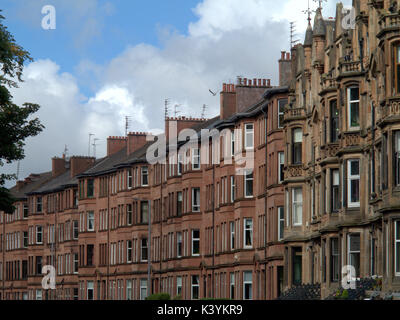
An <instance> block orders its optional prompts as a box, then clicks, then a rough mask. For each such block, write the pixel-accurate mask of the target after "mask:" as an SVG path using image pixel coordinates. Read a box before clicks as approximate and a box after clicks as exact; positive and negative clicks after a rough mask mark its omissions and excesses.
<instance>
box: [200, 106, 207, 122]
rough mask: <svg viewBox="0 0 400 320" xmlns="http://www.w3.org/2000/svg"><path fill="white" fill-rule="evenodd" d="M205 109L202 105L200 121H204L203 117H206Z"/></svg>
mask: <svg viewBox="0 0 400 320" xmlns="http://www.w3.org/2000/svg"><path fill="white" fill-rule="evenodd" d="M206 109H207V105H206V104H203V110H202V111H201V119H205V117H206Z"/></svg>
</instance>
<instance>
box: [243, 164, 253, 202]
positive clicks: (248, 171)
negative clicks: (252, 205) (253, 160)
mask: <svg viewBox="0 0 400 320" xmlns="http://www.w3.org/2000/svg"><path fill="white" fill-rule="evenodd" d="M250 174H251V175H252V177H251V178H248V176H249V175H250ZM247 181H252V184H253V188H252V189H253V190H252V191H253V192H252V194H251V195H247ZM244 197H245V198H247V199H251V198H253V197H254V171H253V170H246V174H245V175H244Z"/></svg>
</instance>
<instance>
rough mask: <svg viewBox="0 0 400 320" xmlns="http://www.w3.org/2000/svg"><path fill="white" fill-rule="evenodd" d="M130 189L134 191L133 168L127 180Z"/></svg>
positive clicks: (130, 169) (129, 170)
mask: <svg viewBox="0 0 400 320" xmlns="http://www.w3.org/2000/svg"><path fill="white" fill-rule="evenodd" d="M127 185H128V189H129V190H130V189H132V187H133V175H132V168H129V169H128V179H127Z"/></svg>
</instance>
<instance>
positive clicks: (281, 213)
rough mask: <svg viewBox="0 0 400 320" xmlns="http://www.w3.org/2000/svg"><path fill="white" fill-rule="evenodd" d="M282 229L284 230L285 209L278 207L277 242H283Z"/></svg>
mask: <svg viewBox="0 0 400 320" xmlns="http://www.w3.org/2000/svg"><path fill="white" fill-rule="evenodd" d="M281 222H283V225H282V227H281ZM284 229H285V208H284V207H278V241H282V240H283V238H284Z"/></svg>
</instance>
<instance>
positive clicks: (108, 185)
mask: <svg viewBox="0 0 400 320" xmlns="http://www.w3.org/2000/svg"><path fill="white" fill-rule="evenodd" d="M110 228H111V221H110V177H108V179H107V257H108V259H107V277H106V278H107V281H106V287H105V288H104V290H106V300H108V299H109V296H108V293H109V290H108V288H109V285H110V283H109V281H110V254H109V253H110Z"/></svg>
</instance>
